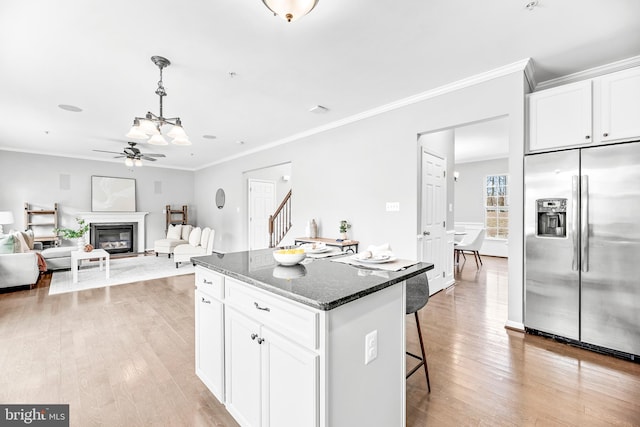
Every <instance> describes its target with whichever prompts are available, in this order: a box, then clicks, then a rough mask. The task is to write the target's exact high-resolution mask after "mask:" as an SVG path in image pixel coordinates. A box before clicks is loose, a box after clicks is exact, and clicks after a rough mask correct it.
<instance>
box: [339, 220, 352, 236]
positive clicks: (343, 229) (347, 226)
mask: <svg viewBox="0 0 640 427" xmlns="http://www.w3.org/2000/svg"><path fill="white" fill-rule="evenodd" d="M350 228H351V224H349V223H348V222H347V221H346V220H344V219H343V220H342V221H340V232H341V233H346V232H347V230H348V229H350Z"/></svg>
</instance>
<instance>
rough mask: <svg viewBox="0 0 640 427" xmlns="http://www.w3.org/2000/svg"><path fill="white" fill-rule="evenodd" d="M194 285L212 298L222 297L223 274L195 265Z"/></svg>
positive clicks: (220, 298)
mask: <svg viewBox="0 0 640 427" xmlns="http://www.w3.org/2000/svg"><path fill="white" fill-rule="evenodd" d="M196 287H197V288H198V290H200V291H201V292H204V293H206V294H207V295H210V296H212V297H213V298H217V299H219V300H222V299H224V276H223V275H222V274H219V273H216V272H215V271H211V270H208V269H206V268H204V267H201V266H199V265H197V266H196Z"/></svg>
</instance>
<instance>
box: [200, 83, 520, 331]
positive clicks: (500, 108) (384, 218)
mask: <svg viewBox="0 0 640 427" xmlns="http://www.w3.org/2000/svg"><path fill="white" fill-rule="evenodd" d="M525 87H526V86H525V79H524V75H523V73H521V72H515V73H512V74H509V75H506V76H503V77H498V78H495V79H492V80H489V81H486V82H483V83H479V84H477V85H474V86H471V87H466V88H464V89H460V90H456V91H453V92H449V93H446V94H443V95H440V96H437V97H434V98H429V99H426V100H424V101H420V102H417V103H414V104H411V105H408V106H404V107H401V108H398V109H395V110H391V111H388V112H384V113H381V114H379V115H376V116H373V117H370V118H367V119H364V120H360V121H358V122H354V123H351V124H348V125H345V126H342V127H339V128H335V129H332V130H328V131H325V132H323V133H320V134H316V135H312V136H309V137H306V138H303V139H300V140H297V141H295V142H292V143H288V144H284V145H280V146H276V147H273V148H270V149H268V150H265V151H261V152H258V153H255V154H252V155H248V156H245V157H242V158H240V159H235V160H230V161H228V162H224V163H221V164H218V165H214V166H211V167H209V168H206V169H203V170H200V171H197V172H196V174H195V199H196V200H197V205H198V213H199V215H200V218H206V221H207V222H209V223H210V224H212V225H213V227H214V228H215V229H216V243H215V247H216V248H218V249H221V250H223V251H235V250H242V249H245V247H246V240H247V239H246V236H245V232H246V226H244V224H245V222H244V218H245V217H246V200H245V198H244V197H243V185H245V184H244V183H243V174H242V172H243V171H245V170H251V169H258V168H260V167H264V166H268V165H273V164H280V163H284V162H291V164H292V175H293V176H294V177H295V178H294V180H293V184H292V190H293V207H292V211H293V222H294V226H293V230H292V231H291V232H290V233H289V235H288V238H289V239H290V240H291V241H292V240H293V238H294V237H296V236H302V235H303V234H304V227H305V224H306V221H308V220H309V219H310V218H316V219H317V220H318V222H319V233H320V235H322V236H324V237H338V235H339V233H338V224H339V222H340V220H341V219H346V220H348V221H349V222H351V223H352V225H353V226H352V228H351V230H349V233H350V237H352V238H354V239H357V240H359V241H360V242H361V246H366V245H369V244H377V243H382V242H389V243H390V244H391V245H392V247H393V249H394V251H395V252H396V253H397V255H398V256H400V257H406V258H413V259H415V258H416V257H417V252H416V250H417V248H416V246H417V245H416V234H417V232H418V220H417V218H418V203H417V200H418V188H419V186H418V181H419V176H418V159H417V156H418V153H419V149H418V145H417V144H418V142H417V140H418V135H419V134H423V133H427V132H432V131H438V130H443V129H447V128H451V127H455V126H458V125H462V124H467V123H471V122H475V121H479V120H485V119H488V118H494V117H499V116H504V115H506V116H508V121H509V141H510V158H509V170H510V173H511V176H512V179H511V184H512V188H514V189H519V191H520V192H519V193H518V192H516V191H514V192H513V193H512V200H511V203H512V205H513V206H514V207H513V208H512V209H511V211H510V212H511V214H512V217H513V218H514V220H512V221H511V229H510V234H511V236H512V241H511V242H510V246H509V248H510V253H509V322H508V323H509V324H510V325H512V326H516V325H518V324H521V323H522V311H523V308H522V247H523V246H522V219H521V218H522V191H521V189H522V183H523V180H522V159H523V154H524V93H525ZM217 187H223V188H225V191H226V192H227V196H228V198H227V200H228V209H227V208H225V209H223V210H218V209H215V207H214V205H213V198H212V197H211V190H210V188H213V189H214V190H213V191H215V188H217ZM205 196H206V197H205ZM387 201H396V202H399V203H400V211H399V212H385V203H386V202H387ZM283 243H285V244H286V242H283Z"/></svg>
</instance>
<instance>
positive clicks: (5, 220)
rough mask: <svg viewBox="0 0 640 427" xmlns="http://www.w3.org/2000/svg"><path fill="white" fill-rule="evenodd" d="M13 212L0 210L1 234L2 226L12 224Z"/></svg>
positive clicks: (1, 232) (0, 231) (0, 232)
mask: <svg viewBox="0 0 640 427" xmlns="http://www.w3.org/2000/svg"><path fill="white" fill-rule="evenodd" d="M13 221H14V220H13V212H9V211H2V212H0V234H3V231H2V226H3V225H9V224H13Z"/></svg>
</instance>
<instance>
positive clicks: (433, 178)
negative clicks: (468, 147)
mask: <svg viewBox="0 0 640 427" xmlns="http://www.w3.org/2000/svg"><path fill="white" fill-rule="evenodd" d="M445 164H446V162H445V159H442V158H440V157H437V156H434V155H433V154H431V153H428V152H427V151H423V152H422V207H421V221H420V223H421V227H422V261H424V262H430V263H433V265H434V268H433V270H430V271H428V272H427V277H428V278H429V291H430V293H431V294H433V293H435V292H438V291H439V290H441V289H442V288H443V286H444V285H443V283H444V281H443V277H442V276H443V272H444V271H445V270H446V268H445V264H444V260H445V257H444V249H445V244H444V237H445V218H446V216H445V191H444V190H445V180H444V172H445V169H446V166H445ZM449 255H451V254H449ZM451 256H453V255H451Z"/></svg>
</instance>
